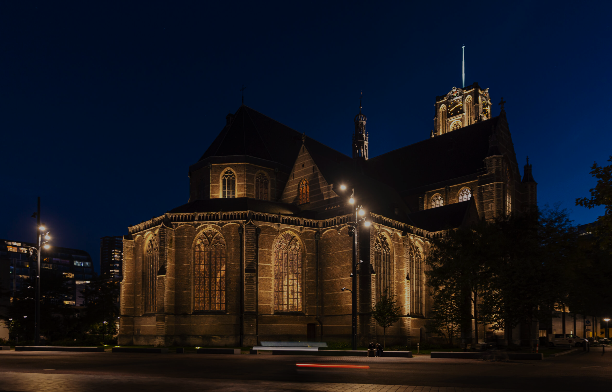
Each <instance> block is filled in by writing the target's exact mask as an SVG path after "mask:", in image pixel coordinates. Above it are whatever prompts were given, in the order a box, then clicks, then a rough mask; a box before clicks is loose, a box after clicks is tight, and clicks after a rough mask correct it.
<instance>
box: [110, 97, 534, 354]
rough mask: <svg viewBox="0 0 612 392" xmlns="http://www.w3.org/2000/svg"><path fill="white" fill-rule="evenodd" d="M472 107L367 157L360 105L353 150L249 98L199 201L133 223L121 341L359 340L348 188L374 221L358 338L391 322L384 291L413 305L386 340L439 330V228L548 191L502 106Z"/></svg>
mask: <svg viewBox="0 0 612 392" xmlns="http://www.w3.org/2000/svg"><path fill="white" fill-rule="evenodd" d="M474 121H475V122H474V124H472V125H470V124H469V123H468V124H466V125H465V126H462V128H459V129H457V130H455V131H453V132H446V133H443V134H442V135H439V136H436V137H434V138H431V139H427V140H424V141H423V142H421V143H417V145H413V146H407V147H405V148H403V149H399V150H395V151H392V152H390V153H387V154H383V155H381V156H378V157H374V158H369V157H368V152H367V133H365V122H366V118H365V115H363V114H361V108H360V113H359V114H358V115H357V117H356V119H355V121H354V122H355V135H354V136H353V149H354V151H353V157H352V158H351V157H348V156H346V155H344V154H341V153H339V152H337V151H335V150H333V149H331V148H329V147H327V146H325V145H324V144H322V143H320V142H318V141H316V140H313V139H311V138H309V137H307V136H305V135H304V134H300V133H299V132H297V131H294V130H292V129H290V128H288V127H286V126H284V125H282V124H280V123H278V122H276V121H274V120H273V119H271V118H269V117H267V116H264V115H263V114H261V113H259V112H257V111H255V110H253V109H251V108H248V107H246V106H244V105H243V106H241V107H240V108H239V110H238V111H237V112H236V113H235V114H233V115H228V116H227V124H226V126H225V127H224V128H223V130H222V131H221V133H220V134H219V136H218V137H217V139H215V141H213V143H212V144H211V146H210V147H209V148H208V150H207V151H206V152H205V153H204V155H203V156H202V157H201V158H200V160H199V161H198V162H197V163H196V164H194V165H192V166H191V167H190V169H189V176H190V194H189V202H188V203H187V204H185V205H183V206H180V207H177V208H175V209H173V210H171V211H170V212H168V213H166V214H164V215H162V216H159V217H156V218H153V219H151V220H148V221H146V222H142V223H140V224H137V225H134V226H131V227H130V228H129V233H130V234H129V235H128V236H126V237H125V238H124V255H123V257H124V261H123V282H122V286H121V326H120V333H119V344H156V345H196V346H209V345H210V346H238V345H241V346H250V345H256V344H258V343H260V342H261V341H266V340H302V341H304V340H322V341H328V342H330V341H346V342H348V341H350V333H351V293H350V292H348V291H343V290H342V288H343V287H347V288H350V287H351V282H352V280H351V279H352V278H351V276H350V275H351V268H352V262H353V256H352V255H353V253H352V244H353V238H352V236H351V235H350V234H349V229H350V226H351V225H352V222H353V220H354V217H355V210H354V206H352V205H350V204H349V203H348V202H347V201H348V198H349V196H350V195H351V191H350V189H351V188H354V191H355V198H356V199H357V204H358V205H363V206H364V208H365V209H366V210H367V211H368V212H367V214H366V218H367V219H368V220H369V221H370V222H371V223H372V224H371V226H369V227H366V226H364V225H362V224H359V225H358V238H359V248H358V255H359V256H358V260H361V261H362V262H361V263H360V264H359V271H358V274H357V277H356V279H357V283H358V290H357V299H358V313H359V317H358V338H359V341H360V343H361V344H365V343H367V342H368V341H371V340H374V339H378V337H380V336H381V335H382V329H381V328H380V327H377V326H376V324H375V322H374V321H373V318H372V317H371V310H372V307H373V305H374V304H375V303H376V301H377V300H378V298H379V297H380V295H382V293H384V292H385V291H386V292H388V293H389V294H391V295H393V296H394V297H395V299H396V300H397V301H398V304H399V305H400V308H401V311H402V317H401V320H400V321H399V322H398V323H396V324H395V325H394V326H392V327H391V328H388V329H387V341H388V342H390V343H397V344H406V343H410V342H418V341H420V340H421V339H424V338H426V334H427V332H426V329H425V322H426V317H427V313H428V309H430V307H431V303H430V298H429V296H428V295H427V292H428V290H427V288H426V285H425V263H424V261H425V257H426V255H427V251H428V246H429V245H428V244H429V239H430V238H431V237H432V236H434V235H438V234H439V233H440V232H441V231H442V230H445V229H447V228H450V227H458V226H461V225H463V224H466V223H468V222H470V221H473V220H475V219H478V217H487V218H488V217H491V218H492V217H494V216H495V214H503V213H506V212H508V209H507V208H513V209H514V208H517V209H519V210H520V209H524V208H527V204H528V200H529V202H533V203H534V202H535V187H536V184H535V181H533V177H532V176H531V167H530V166H529V176H527V173H526V176H525V178H526V180H525V181H526V182H521V181H520V176H519V172H518V165H517V163H516V158H515V155H514V150H513V147H512V141H511V139H510V132H509V130H508V127H507V122H506V121H505V113H503V111H502V114H501V115H500V116H498V117H496V118H494V119H489V120H483V119H482V117H479V118H478V120H477V121H476V120H474ZM449 136H452V138H453V140H452V143H449V142H451V140H450V139H448V138H449ZM447 139H448V140H447ZM462 140H465V141H464V142H461V141H462ZM462 143H463V144H466V145H468V146H469V148H470V149H471V150H470V151H462V152H461V153H460V154H459V155H460V156H463V157H464V159H465V162H464V163H466V164H459V165H457V164H456V165H454V166H448V167H447V170H446V171H444V170H443V171H440V170H438V165H440V164H444V162H434V163H433V164H431V165H430V166H431V167H430V169H428V170H430V171H431V172H430V173H423V169H422V168H423V167H426V166H427V165H428V164H430V163H429V162H427V161H424V160H430V161H432V162H433V161H435V160H439V161H440V160H445V159H446V160H448V159H453V157H454V155H453V154H452V152H450V153H449V151H447V150H448V148H449V146H451V148H455V147H456V146H461V145H462ZM414 146H416V147H414ZM417 150H418V151H421V152H420V153H419V154H420V155H419V154H417V153H415V151H417ZM455 159H456V158H455ZM413 160H416V161H417V162H418V165H417V167H413V166H414V165H415V163H414V162H413ZM474 162H477V163H478V162H479V163H478V164H474ZM415 170H416V171H418V172H419V173H420V176H421V177H422V178H420V177H419V176H418V175H416V174H415V173H413V171H415ZM527 177H529V178H527ZM526 183H528V184H527V185H526ZM342 184H346V185H347V186H349V189H348V190H346V191H342V190H341V187H340V185H342ZM530 192H531V193H530ZM507 194H509V195H511V197H513V199H512V200H513V201H512V204H511V207H509V204H506V203H507V200H506V198H505V197H506V196H505V195H507ZM436 195H437V197H436V199H435V200H438V205H437V206H435V208H432V204H431V203H432V200H433V198H434V196H436ZM460 201H461V202H460Z"/></svg>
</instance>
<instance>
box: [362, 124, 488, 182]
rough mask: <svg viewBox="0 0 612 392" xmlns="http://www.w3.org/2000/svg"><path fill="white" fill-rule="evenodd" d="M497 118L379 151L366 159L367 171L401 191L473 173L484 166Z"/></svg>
mask: <svg viewBox="0 0 612 392" xmlns="http://www.w3.org/2000/svg"><path fill="white" fill-rule="evenodd" d="M498 120H499V117H494V118H492V119H490V120H486V121H482V122H478V123H475V124H472V125H470V126H467V127H463V128H460V129H457V130H455V131H452V132H449V133H446V134H444V135H441V136H436V137H434V138H430V139H427V140H423V141H421V142H418V143H415V144H411V145H409V146H406V147H402V148H399V149H397V150H393V151H390V152H388V153H386V154H383V155H379V156H377V157H375V158H372V159H370V160H369V161H368V162H367V167H368V169H367V170H368V173H370V174H371V175H376V176H377V178H380V179H381V180H383V181H385V182H387V183H388V184H390V185H392V186H393V187H395V188H396V189H397V190H398V191H400V192H404V191H406V190H410V189H415V188H419V187H422V186H426V185H429V184H435V183H439V182H444V181H447V180H451V179H454V178H459V177H464V176H469V175H474V174H475V173H478V172H479V171H481V170H483V169H484V168H485V163H484V158H486V157H487V156H488V155H489V137H490V136H491V134H492V132H493V129H494V128H495V127H496V126H497V123H498ZM398 168H401V170H398Z"/></svg>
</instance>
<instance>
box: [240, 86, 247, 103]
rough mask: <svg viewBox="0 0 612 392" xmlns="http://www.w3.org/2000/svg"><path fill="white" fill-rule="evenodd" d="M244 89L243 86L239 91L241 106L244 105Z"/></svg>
mask: <svg viewBox="0 0 612 392" xmlns="http://www.w3.org/2000/svg"><path fill="white" fill-rule="evenodd" d="M245 88H246V87H244V84H243V85H242V88H241V89H240V92H242V104H243V105H244V89H245Z"/></svg>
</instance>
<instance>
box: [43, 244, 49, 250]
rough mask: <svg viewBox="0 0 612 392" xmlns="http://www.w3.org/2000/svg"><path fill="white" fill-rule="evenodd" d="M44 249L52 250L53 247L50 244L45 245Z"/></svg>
mask: <svg viewBox="0 0 612 392" xmlns="http://www.w3.org/2000/svg"><path fill="white" fill-rule="evenodd" d="M43 248H45V249H50V248H51V245H49V244H45V245H43Z"/></svg>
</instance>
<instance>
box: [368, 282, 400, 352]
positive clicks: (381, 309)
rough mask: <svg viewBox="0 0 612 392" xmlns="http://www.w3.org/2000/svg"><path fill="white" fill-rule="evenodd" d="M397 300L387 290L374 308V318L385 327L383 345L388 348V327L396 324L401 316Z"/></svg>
mask: <svg viewBox="0 0 612 392" xmlns="http://www.w3.org/2000/svg"><path fill="white" fill-rule="evenodd" d="M401 315H402V314H401V311H400V307H399V306H398V305H397V301H395V299H394V298H393V297H391V296H389V295H388V293H387V292H386V291H385V293H384V294H383V295H381V297H380V299H379V300H378V302H377V303H376V305H375V306H374V308H373V309H372V316H373V317H374V320H376V322H377V323H378V325H380V326H381V327H382V328H383V347H384V348H386V341H387V328H388V327H390V326H391V325H393V324H395V323H396V322H397V321H398V320H399V319H400V316H401Z"/></svg>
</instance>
